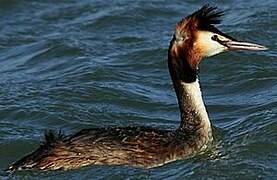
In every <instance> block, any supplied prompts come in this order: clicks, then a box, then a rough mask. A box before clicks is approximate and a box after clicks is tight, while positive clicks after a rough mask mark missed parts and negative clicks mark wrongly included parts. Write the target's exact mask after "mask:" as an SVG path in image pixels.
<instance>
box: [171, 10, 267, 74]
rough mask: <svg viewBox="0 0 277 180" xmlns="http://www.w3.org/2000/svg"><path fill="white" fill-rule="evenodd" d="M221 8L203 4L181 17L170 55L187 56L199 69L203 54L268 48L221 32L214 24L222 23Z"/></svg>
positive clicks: (204, 55) (192, 64)
mask: <svg viewBox="0 0 277 180" xmlns="http://www.w3.org/2000/svg"><path fill="white" fill-rule="evenodd" d="M222 15H223V12H222V11H218V10H217V8H216V7H210V6H208V5H205V6H203V7H202V8H201V9H199V10H198V11H196V12H194V13H193V14H191V15H189V16H187V17H186V18H184V19H182V20H181V21H180V22H179V23H178V24H177V25H176V29H175V33H174V36H173V39H172V41H171V48H170V49H171V52H170V53H171V55H172V56H173V57H174V56H175V58H177V59H178V58H181V59H182V58H185V59H186V60H187V61H188V64H189V65H190V67H191V68H192V69H197V68H198V65H199V63H200V62H201V60H202V58H203V57H209V56H213V55H216V54H219V53H221V52H224V51H229V50H265V49H267V48H266V47H264V46H261V45H258V44H254V43H248V42H242V41H237V40H236V39H234V38H232V37H231V36H229V35H226V34H224V33H222V32H221V31H220V30H218V29H217V28H216V27H215V26H214V25H216V24H219V23H220V18H221V16H222Z"/></svg>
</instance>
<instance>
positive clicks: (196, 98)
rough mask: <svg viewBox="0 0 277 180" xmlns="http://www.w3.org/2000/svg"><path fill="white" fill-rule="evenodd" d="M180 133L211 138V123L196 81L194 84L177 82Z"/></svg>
mask: <svg viewBox="0 0 277 180" xmlns="http://www.w3.org/2000/svg"><path fill="white" fill-rule="evenodd" d="M178 101H179V108H180V112H181V124H180V128H179V130H180V131H183V132H185V133H189V134H195V135H201V136H205V137H207V138H211V133H212V132H211V131H212V130H211V123H210V120H209V117H208V114H207V111H206V108H205V104H204V102H203V99H202V93H201V89H200V85H199V82H198V79H197V80H196V81H195V82H191V83H185V82H182V81H181V82H179V91H178Z"/></svg>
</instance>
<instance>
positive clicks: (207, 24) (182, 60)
mask: <svg viewBox="0 0 277 180" xmlns="http://www.w3.org/2000/svg"><path fill="white" fill-rule="evenodd" d="M222 15H223V12H222V11H217V8H216V7H210V6H208V5H205V6H203V7H202V8H201V9H199V10H198V11H196V12H194V13H193V14H191V15H189V16H187V17H186V18H184V19H182V20H181V21H180V22H179V23H178V24H177V26H176V29H175V33H174V35H173V38H172V40H171V42H170V46H169V49H168V68H169V72H170V76H171V79H172V82H173V86H174V89H175V92H176V95H177V99H178V104H179V109H180V117H181V123H180V127H179V128H178V129H177V130H175V131H170V130H158V129H154V128H149V127H118V128H114V127H111V128H95V129H83V130H81V131H79V132H78V133H76V134H74V135H71V136H64V135H62V134H61V133H59V134H54V133H53V132H52V131H49V132H47V133H45V142H44V143H43V144H42V145H40V147H39V148H38V149H37V150H35V151H34V152H33V153H31V154H29V155H27V156H25V157H23V158H22V159H20V160H19V161H17V162H15V163H14V164H13V165H11V166H10V167H9V168H8V171H15V170H28V169H38V170H57V169H63V170H68V169H76V168H80V167H83V166H88V165H129V166H134V167H142V168H152V167H156V166H161V165H163V164H165V163H168V162H171V161H175V160H178V159H184V158H188V157H191V156H193V155H194V154H196V153H197V152H199V151H202V150H204V149H205V148H206V147H207V146H208V145H209V143H210V142H211V141H212V140H213V136H212V128H211V123H210V121H209V117H208V114H207V111H206V108H205V105H204V102H203V100H202V96H201V90H200V86H199V82H198V75H197V74H198V65H199V63H200V62H201V60H202V58H204V57H209V56H212V55H215V54H218V53H221V52H224V51H228V50H265V49H266V47H264V46H261V45H257V44H253V43H247V42H240V41H236V40H235V39H234V38H232V37H230V36H228V35H226V34H224V33H222V32H221V31H219V30H218V29H216V28H215V27H214V26H213V25H214V24H219V23H220V17H221V16H222Z"/></svg>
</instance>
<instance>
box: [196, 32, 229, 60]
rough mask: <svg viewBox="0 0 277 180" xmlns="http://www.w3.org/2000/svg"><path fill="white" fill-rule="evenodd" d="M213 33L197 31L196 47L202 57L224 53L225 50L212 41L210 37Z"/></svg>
mask: <svg viewBox="0 0 277 180" xmlns="http://www.w3.org/2000/svg"><path fill="white" fill-rule="evenodd" d="M213 35H215V33H212V32H208V31H199V32H198V37H197V41H196V46H198V47H199V48H200V49H201V51H202V53H203V56H204V57H209V56H213V55H216V54H219V53H221V52H223V51H225V50H226V49H227V48H226V47H225V46H223V45H221V44H219V43H218V42H217V41H214V40H212V36H213Z"/></svg>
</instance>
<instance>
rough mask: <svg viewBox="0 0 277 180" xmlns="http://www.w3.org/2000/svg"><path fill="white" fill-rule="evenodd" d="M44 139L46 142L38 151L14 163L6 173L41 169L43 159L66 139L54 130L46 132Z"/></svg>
mask: <svg viewBox="0 0 277 180" xmlns="http://www.w3.org/2000/svg"><path fill="white" fill-rule="evenodd" d="M44 137H45V140H44V142H43V143H42V144H41V145H40V147H39V148H38V149H36V150H35V151H34V152H32V153H30V154H28V155H26V156H25V157H23V158H21V159H19V160H18V161H16V162H14V163H13V164H12V165H10V166H9V167H8V168H7V169H6V170H5V171H6V172H14V171H20V170H32V169H40V167H39V164H40V162H41V161H42V160H43V158H45V157H47V156H48V155H49V154H51V150H52V149H53V147H54V146H55V145H56V144H57V143H61V142H64V141H65V139H66V137H65V136H64V135H63V134H62V133H61V131H59V132H58V133H55V132H54V131H52V130H49V131H46V132H45V135H44Z"/></svg>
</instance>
